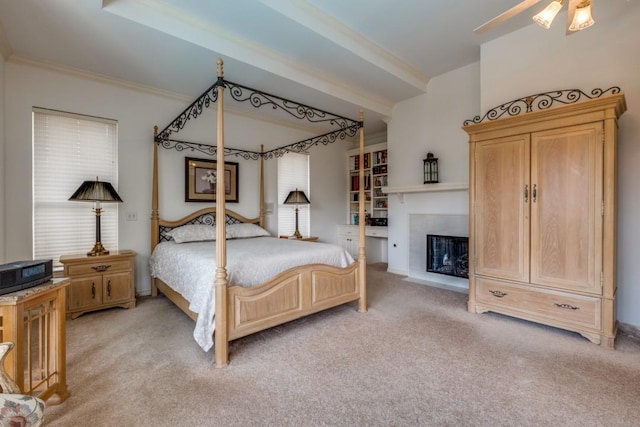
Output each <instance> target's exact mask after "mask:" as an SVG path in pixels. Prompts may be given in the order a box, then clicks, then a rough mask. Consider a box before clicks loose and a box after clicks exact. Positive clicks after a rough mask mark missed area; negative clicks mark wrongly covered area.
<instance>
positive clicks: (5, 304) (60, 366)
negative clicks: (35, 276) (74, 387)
mask: <svg viewBox="0 0 640 427" xmlns="http://www.w3.org/2000/svg"><path fill="white" fill-rule="evenodd" d="M69 283H70V280H69V279H67V278H63V279H53V280H51V281H49V282H46V283H43V284H42V285H38V286H34V287H32V288H29V289H24V290H21V291H17V292H12V293H10V294H6V295H0V341H1V342H7V341H10V342H12V343H13V344H14V345H15V347H14V349H13V351H10V352H9V353H8V355H7V357H6V358H5V362H4V367H5V370H6V371H7V373H8V374H9V376H11V378H13V380H14V381H15V383H16V384H17V385H18V386H19V387H20V390H22V392H23V393H24V394H29V395H31V396H37V397H39V398H40V399H42V400H44V401H46V403H47V405H51V404H57V403H62V402H63V401H64V400H65V399H66V398H67V397H68V396H69V390H68V389H67V375H66V338H65V333H66V332H65V292H66V289H65V288H66V287H67V286H68V285H69ZM53 395H56V396H57V398H53V399H50V398H51V397H52V396H53Z"/></svg>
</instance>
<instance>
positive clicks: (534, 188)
mask: <svg viewBox="0 0 640 427" xmlns="http://www.w3.org/2000/svg"><path fill="white" fill-rule="evenodd" d="M537 197H538V184H533V203H535V202H536V198H537Z"/></svg>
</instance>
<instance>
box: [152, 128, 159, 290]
mask: <svg viewBox="0 0 640 427" xmlns="http://www.w3.org/2000/svg"><path fill="white" fill-rule="evenodd" d="M157 137H158V126H154V127H153V190H152V194H151V252H153V249H154V248H155V247H156V245H157V244H158V242H159V240H160V229H159V224H158V221H159V214H158V142H157V141H156V138H157ZM151 296H153V297H157V296H158V287H157V286H156V279H155V278H154V277H152V278H151Z"/></svg>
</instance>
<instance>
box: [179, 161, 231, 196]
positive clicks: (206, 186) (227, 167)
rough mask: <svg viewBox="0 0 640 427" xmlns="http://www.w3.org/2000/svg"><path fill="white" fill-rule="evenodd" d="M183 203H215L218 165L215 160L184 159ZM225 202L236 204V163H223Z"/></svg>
mask: <svg viewBox="0 0 640 427" xmlns="http://www.w3.org/2000/svg"><path fill="white" fill-rule="evenodd" d="M184 160H185V163H184V164H185V196H184V201H185V202H215V201H216V183H217V177H218V165H217V162H216V161H215V160H208V159H196V158H193V157H185V158H184ZM224 183H225V200H226V201H227V202H233V203H237V202H238V200H239V199H238V163H234V162H224Z"/></svg>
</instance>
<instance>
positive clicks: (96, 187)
mask: <svg viewBox="0 0 640 427" xmlns="http://www.w3.org/2000/svg"><path fill="white" fill-rule="evenodd" d="M69 200H71V201H74V202H94V203H95V205H94V208H93V211H94V212H95V213H96V244H95V245H94V246H93V249H92V250H91V251H90V252H87V255H89V256H98V255H108V254H109V251H108V250H106V249H105V248H104V246H102V242H100V215H101V214H102V203H120V202H122V199H121V198H120V196H118V193H117V192H116V190H115V189H114V188H113V186H112V185H111V184H110V183H108V182H104V181H99V180H98V177H96V180H95V181H84V182H83V183H82V185H80V187H78V189H77V190H76V191H75V193H73V195H72V196H71V197H69Z"/></svg>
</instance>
